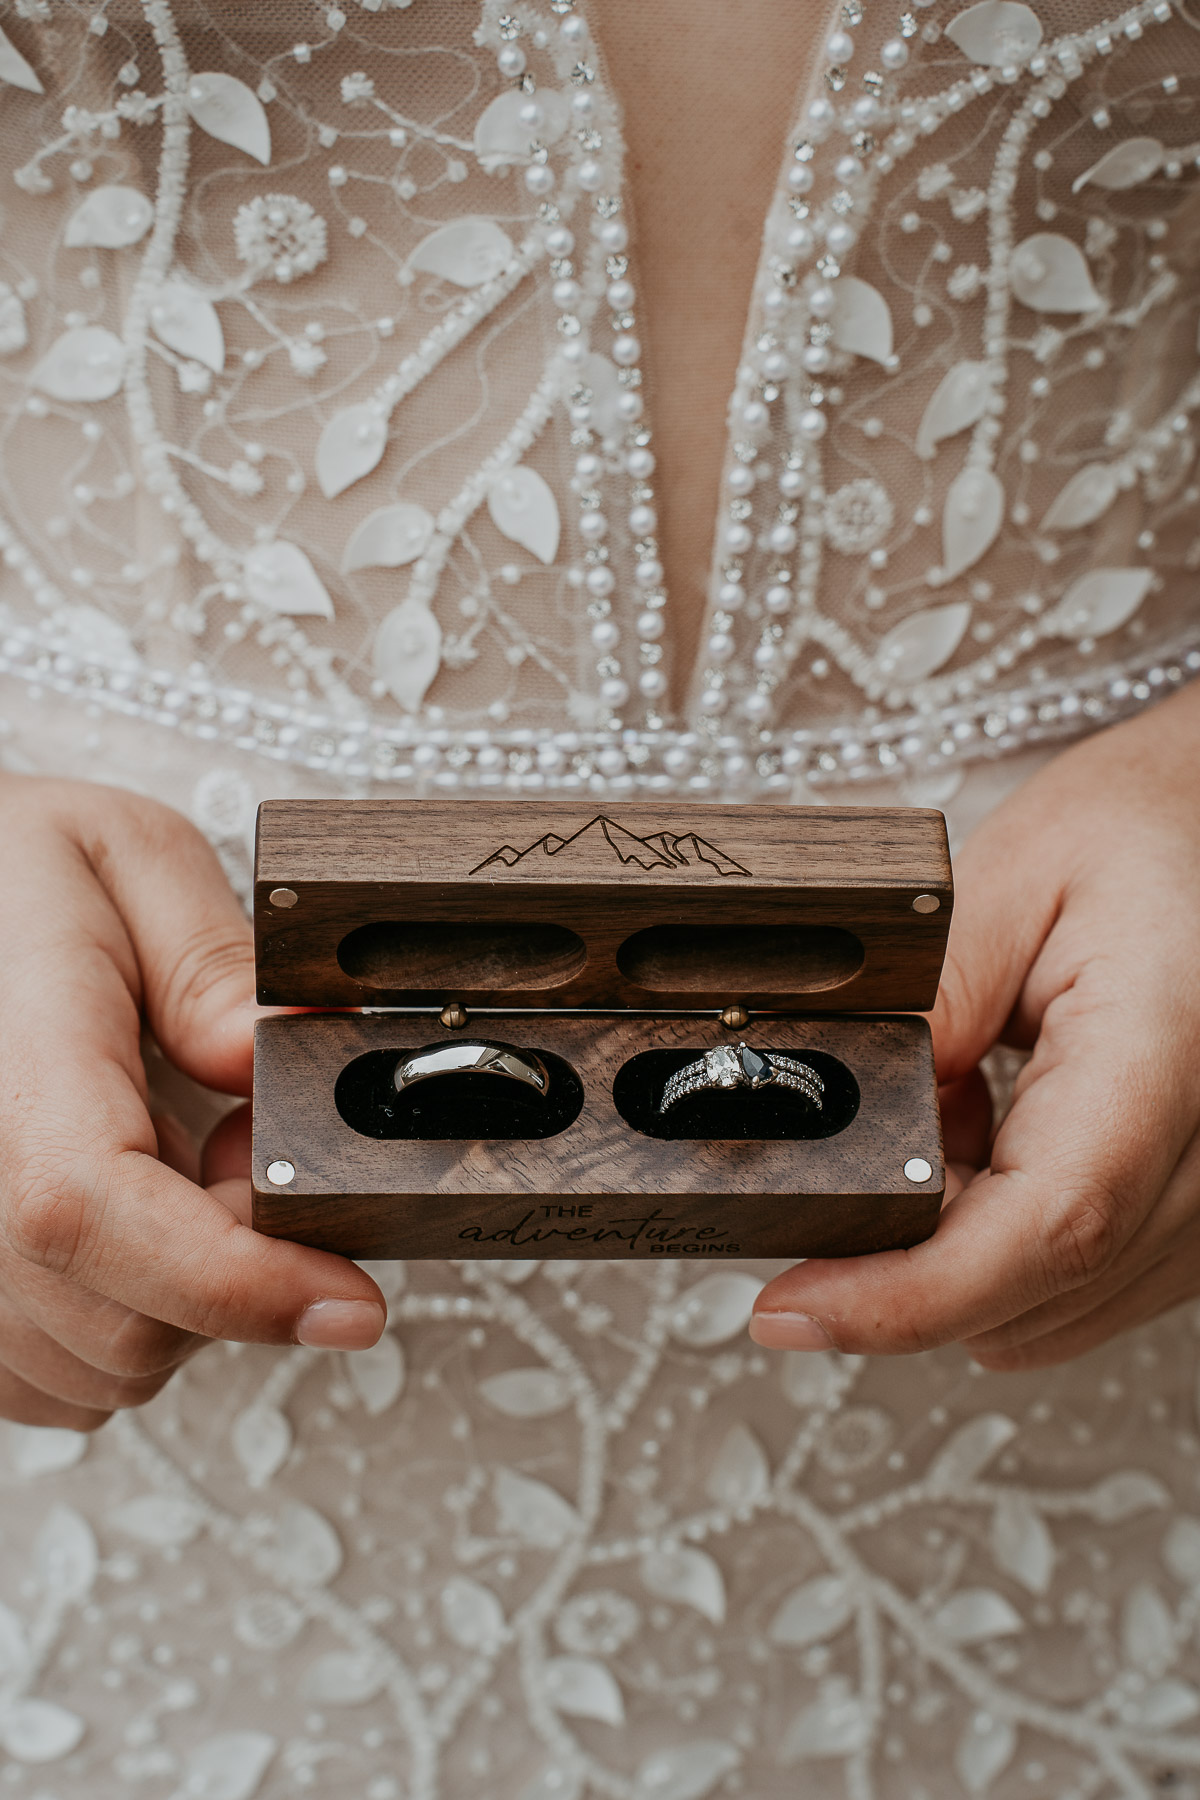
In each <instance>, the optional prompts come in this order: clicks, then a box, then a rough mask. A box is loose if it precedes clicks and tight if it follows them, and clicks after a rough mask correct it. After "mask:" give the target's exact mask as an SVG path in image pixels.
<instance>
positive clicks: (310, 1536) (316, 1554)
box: [271, 1500, 342, 1587]
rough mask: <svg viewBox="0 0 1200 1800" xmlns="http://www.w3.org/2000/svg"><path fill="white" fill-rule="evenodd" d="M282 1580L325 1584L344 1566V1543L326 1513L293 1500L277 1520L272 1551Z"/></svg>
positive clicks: (303, 1585) (272, 1557)
mask: <svg viewBox="0 0 1200 1800" xmlns="http://www.w3.org/2000/svg"><path fill="white" fill-rule="evenodd" d="M271 1561H272V1563H273V1564H274V1566H275V1572H276V1575H277V1577H278V1579H280V1580H281V1581H283V1582H285V1583H287V1584H289V1585H290V1584H293V1583H294V1584H295V1585H296V1586H297V1587H324V1586H325V1584H326V1583H327V1582H330V1581H332V1580H333V1578H334V1576H335V1575H336V1574H337V1572H338V1570H339V1569H340V1568H341V1566H342V1543H341V1539H340V1538H339V1537H338V1534H337V1532H336V1531H335V1530H334V1529H333V1526H332V1525H331V1524H330V1523H329V1520H328V1519H327V1518H326V1517H325V1515H324V1513H319V1512H318V1511H317V1510H316V1508H315V1507H314V1506H306V1505H304V1503H303V1502H302V1501H300V1500H289V1501H288V1502H287V1503H286V1505H285V1506H284V1507H283V1509H282V1511H281V1512H280V1513H279V1516H278V1517H277V1519H276V1520H275V1544H274V1550H273V1552H272V1555H271Z"/></svg>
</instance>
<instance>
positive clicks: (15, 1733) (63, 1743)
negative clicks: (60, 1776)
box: [0, 1698, 84, 1763]
mask: <svg viewBox="0 0 1200 1800" xmlns="http://www.w3.org/2000/svg"><path fill="white" fill-rule="evenodd" d="M83 1731H84V1725H83V1720H82V1719H81V1718H80V1717H79V1715H78V1714H77V1713H73V1712H68V1711H67V1709H66V1707H65V1706H56V1705H55V1703H54V1702H53V1701H52V1700H34V1699H30V1698H26V1699H22V1700H10V1701H9V1702H8V1703H7V1705H5V1706H4V1707H3V1709H2V1710H0V1744H3V1745H4V1748H5V1749H6V1750H7V1751H8V1754H9V1755H10V1756H13V1757H15V1758H16V1760H17V1761H18V1762H23V1763H46V1762H57V1760H58V1758H59V1757H60V1756H68V1755H69V1754H70V1753H71V1751H72V1750H73V1749H74V1748H75V1746H76V1744H77V1743H78V1742H79V1740H80V1738H81V1737H82V1736H83Z"/></svg>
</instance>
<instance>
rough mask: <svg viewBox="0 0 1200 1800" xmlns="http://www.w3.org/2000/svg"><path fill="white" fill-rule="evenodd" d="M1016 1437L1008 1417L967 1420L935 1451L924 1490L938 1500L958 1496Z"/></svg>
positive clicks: (990, 1415)
mask: <svg viewBox="0 0 1200 1800" xmlns="http://www.w3.org/2000/svg"><path fill="white" fill-rule="evenodd" d="M1016 1435H1017V1427H1016V1423H1015V1421H1014V1420H1012V1419H1010V1418H1009V1417H1008V1415H1007V1413H980V1414H979V1416H978V1418H975V1419H969V1420H968V1421H967V1423H966V1424H965V1425H960V1426H959V1428H958V1430H957V1431H956V1432H955V1433H954V1434H953V1436H952V1437H951V1438H950V1439H949V1440H948V1442H947V1443H946V1444H944V1445H943V1447H942V1448H941V1450H939V1451H938V1453H937V1455H936V1456H935V1457H934V1459H933V1461H932V1462H931V1463H930V1465H929V1472H928V1474H927V1475H926V1477H925V1482H926V1486H927V1487H928V1488H929V1491H930V1492H931V1493H932V1494H936V1495H938V1496H939V1497H940V1496H942V1495H945V1494H954V1493H957V1492H958V1491H959V1490H960V1489H962V1488H964V1487H966V1486H967V1485H968V1483H969V1482H972V1481H974V1479H975V1477H976V1476H977V1475H981V1474H982V1473H983V1471H984V1469H986V1467H987V1465H988V1464H989V1463H990V1462H991V1460H992V1458H993V1456H995V1455H996V1453H997V1451H999V1450H1003V1448H1004V1446H1005V1444H1008V1443H1011V1442H1012V1440H1013V1438H1014V1437H1016Z"/></svg>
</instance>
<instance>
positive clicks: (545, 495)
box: [488, 463, 559, 564]
mask: <svg viewBox="0 0 1200 1800" xmlns="http://www.w3.org/2000/svg"><path fill="white" fill-rule="evenodd" d="M488 511H489V512H490V513H491V515H492V523H493V524H494V525H495V527H496V529H497V531H502V532H503V533H504V536H505V537H506V538H511V539H512V541H513V543H514V544H520V546H521V548H522V549H523V550H528V551H530V552H531V553H532V554H533V555H534V556H536V557H537V559H538V561H539V562H543V563H546V564H550V563H552V562H553V561H554V558H555V556H556V555H557V554H558V533H559V518H558V503H557V501H556V500H555V498H554V495H553V494H552V493H551V491H550V487H549V484H548V483H547V482H546V481H544V480H543V479H542V477H541V476H540V475H539V474H538V472H537V470H536V469H527V468H526V467H525V465H524V464H523V463H521V464H519V465H518V466H517V467H516V468H515V469H505V470H504V471H503V473H502V474H499V475H497V476H496V477H495V479H494V480H493V482H492V484H491V486H490V488H489V489H488Z"/></svg>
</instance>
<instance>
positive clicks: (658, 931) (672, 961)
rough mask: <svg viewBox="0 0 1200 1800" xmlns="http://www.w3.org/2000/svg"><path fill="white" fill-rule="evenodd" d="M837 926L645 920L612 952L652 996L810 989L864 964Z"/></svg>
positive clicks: (846, 977) (841, 979)
mask: <svg viewBox="0 0 1200 1800" xmlns="http://www.w3.org/2000/svg"><path fill="white" fill-rule="evenodd" d="M864 959H865V952H864V950H863V947H862V944H861V942H860V941H859V939H858V938H856V937H855V936H854V934H853V932H850V931H843V930H842V929H841V928H840V927H839V926H836V925H651V926H650V927H649V928H648V929H647V930H645V931H638V932H635V933H634V935H633V936H632V937H629V938H626V940H625V942H624V943H623V944H622V945H621V947H620V949H619V950H618V951H617V967H618V968H619V969H620V971H621V973H622V975H624V977H625V979H626V980H627V981H632V982H633V983H635V985H636V986H638V987H640V988H645V989H647V990H648V991H649V992H651V993H663V994H669V993H717V994H739V995H745V994H779V995H784V994H815V993H820V992H821V991H822V990H824V989H827V988H836V987H842V986H844V984H845V983H846V982H847V981H852V980H853V979H854V977H855V976H856V975H857V974H858V972H859V970H860V969H861V968H862V966H863V962H864Z"/></svg>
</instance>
